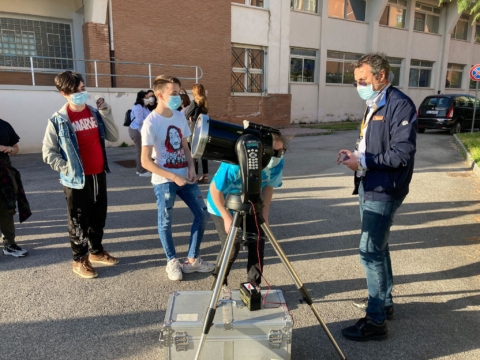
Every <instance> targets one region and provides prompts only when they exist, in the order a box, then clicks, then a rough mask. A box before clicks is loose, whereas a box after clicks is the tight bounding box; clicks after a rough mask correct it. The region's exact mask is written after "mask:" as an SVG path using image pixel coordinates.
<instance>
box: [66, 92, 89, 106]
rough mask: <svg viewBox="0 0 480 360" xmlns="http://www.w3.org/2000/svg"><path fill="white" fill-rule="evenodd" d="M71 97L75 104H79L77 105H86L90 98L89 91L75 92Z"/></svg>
mask: <svg viewBox="0 0 480 360" xmlns="http://www.w3.org/2000/svg"><path fill="white" fill-rule="evenodd" d="M70 99H71V101H72V103H73V104H74V105H77V106H82V105H85V103H86V102H87V100H88V92H86V91H82V92H79V93H74V94H72V96H71V98H70Z"/></svg>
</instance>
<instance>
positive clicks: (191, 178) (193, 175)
mask: <svg viewBox="0 0 480 360" xmlns="http://www.w3.org/2000/svg"><path fill="white" fill-rule="evenodd" d="M194 161H195V160H194ZM187 180H188V181H190V182H191V183H194V182H196V181H197V174H196V173H195V166H189V167H188V172H187Z"/></svg>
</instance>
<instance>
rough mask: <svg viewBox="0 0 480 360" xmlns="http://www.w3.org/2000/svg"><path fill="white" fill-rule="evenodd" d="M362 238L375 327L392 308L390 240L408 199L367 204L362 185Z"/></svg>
mask: <svg viewBox="0 0 480 360" xmlns="http://www.w3.org/2000/svg"><path fill="white" fill-rule="evenodd" d="M358 194H359V196H358V197H359V202H360V218H361V220H362V235H361V237H360V247H359V250H360V262H361V263H362V265H363V267H364V268H365V274H366V277H367V287H368V306H367V316H368V317H369V318H371V319H372V320H373V321H374V322H376V323H382V322H383V321H384V320H385V318H386V313H385V307H390V306H393V300H392V287H393V274H392V262H391V260H390V251H389V248H388V237H389V235H390V227H391V226H392V224H393V217H394V216H395V212H396V211H397V209H398V208H399V207H400V205H402V202H403V200H404V199H405V197H403V198H401V199H398V200H394V201H364V197H363V196H364V190H363V184H362V183H360V187H359V189H358Z"/></svg>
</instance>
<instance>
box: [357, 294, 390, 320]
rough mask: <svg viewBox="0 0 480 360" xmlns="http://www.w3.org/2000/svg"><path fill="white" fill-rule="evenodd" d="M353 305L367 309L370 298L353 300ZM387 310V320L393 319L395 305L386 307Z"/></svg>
mask: <svg viewBox="0 0 480 360" xmlns="http://www.w3.org/2000/svg"><path fill="white" fill-rule="evenodd" d="M352 305H353V306H355V307H357V308H359V309H361V310H366V309H367V306H368V298H366V299H360V300H353V301H352ZM385 312H386V313H387V320H393V317H394V316H393V306H389V307H385Z"/></svg>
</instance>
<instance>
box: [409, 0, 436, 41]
mask: <svg viewBox="0 0 480 360" xmlns="http://www.w3.org/2000/svg"><path fill="white" fill-rule="evenodd" d="M428 8H430V9H431V10H429V9H428ZM415 13H420V14H425V25H424V26H423V30H422V31H421V30H415V15H414V16H413V21H414V27H413V29H414V31H418V32H423V33H425V34H437V35H438V34H439V33H440V9H439V8H438V7H437V6H435V5H429V4H424V3H422V2H418V1H417V2H416V3H415ZM428 16H436V17H438V32H433V31H425V29H426V27H427V23H428V21H427V17H428Z"/></svg>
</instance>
